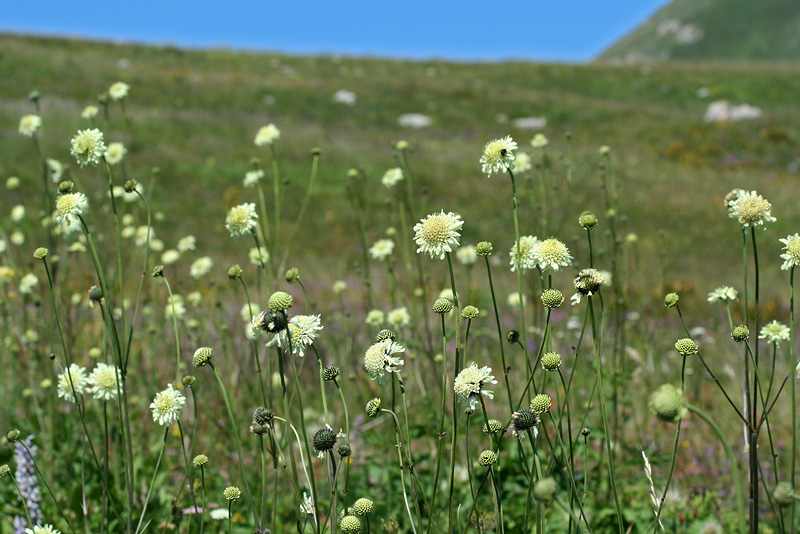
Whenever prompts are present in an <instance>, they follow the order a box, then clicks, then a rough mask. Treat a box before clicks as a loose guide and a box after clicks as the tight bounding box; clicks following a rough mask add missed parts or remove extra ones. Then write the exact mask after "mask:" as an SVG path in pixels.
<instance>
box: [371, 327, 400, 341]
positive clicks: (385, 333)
mask: <svg viewBox="0 0 800 534" xmlns="http://www.w3.org/2000/svg"><path fill="white" fill-rule="evenodd" d="M387 339H390V340H392V341H394V340H395V339H397V334H395V333H394V332H392V331H391V330H389V329H388V328H384V329H383V330H381V331H380V332H378V335H377V336H375V343H380V342H381V341H385V340H387Z"/></svg>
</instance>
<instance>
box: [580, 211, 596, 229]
mask: <svg viewBox="0 0 800 534" xmlns="http://www.w3.org/2000/svg"><path fill="white" fill-rule="evenodd" d="M578 223H580V225H581V226H582V227H584V228H586V229H587V230H588V229H589V228H594V227H595V226H597V217H596V216H595V214H594V213H592V212H591V211H584V212H583V213H581V216H580V217H578Z"/></svg>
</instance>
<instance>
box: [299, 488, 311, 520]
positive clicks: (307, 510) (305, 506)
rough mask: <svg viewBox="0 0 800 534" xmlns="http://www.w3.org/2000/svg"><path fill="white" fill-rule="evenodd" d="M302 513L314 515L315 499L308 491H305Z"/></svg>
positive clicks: (301, 507) (301, 506) (301, 504)
mask: <svg viewBox="0 0 800 534" xmlns="http://www.w3.org/2000/svg"><path fill="white" fill-rule="evenodd" d="M300 513H301V514H306V515H314V501H312V500H311V497H309V496H308V493H306V492H305V491H304V492H303V502H301V503H300Z"/></svg>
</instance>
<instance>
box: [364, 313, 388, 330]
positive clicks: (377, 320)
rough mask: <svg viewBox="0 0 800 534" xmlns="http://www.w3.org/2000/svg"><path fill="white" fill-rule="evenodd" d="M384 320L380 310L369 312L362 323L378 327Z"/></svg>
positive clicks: (384, 317)
mask: <svg viewBox="0 0 800 534" xmlns="http://www.w3.org/2000/svg"><path fill="white" fill-rule="evenodd" d="M385 320H386V314H384V313H383V312H382V311H381V310H370V311H369V312H367V316H366V317H365V318H364V322H365V323H367V324H368V325H371V326H380V325H382V324H383V322H384V321H385Z"/></svg>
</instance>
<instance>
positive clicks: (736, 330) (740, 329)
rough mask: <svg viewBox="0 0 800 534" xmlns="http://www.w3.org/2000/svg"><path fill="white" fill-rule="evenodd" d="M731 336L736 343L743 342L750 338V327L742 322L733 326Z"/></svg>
mask: <svg viewBox="0 0 800 534" xmlns="http://www.w3.org/2000/svg"><path fill="white" fill-rule="evenodd" d="M731 337H732V338H733V340H734V341H735V342H737V343H744V342H745V341H747V340H748V339H749V338H750V329H749V328H747V327H746V326H745V325H743V324H740V325H738V326H734V327H733V330H732V331H731Z"/></svg>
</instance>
